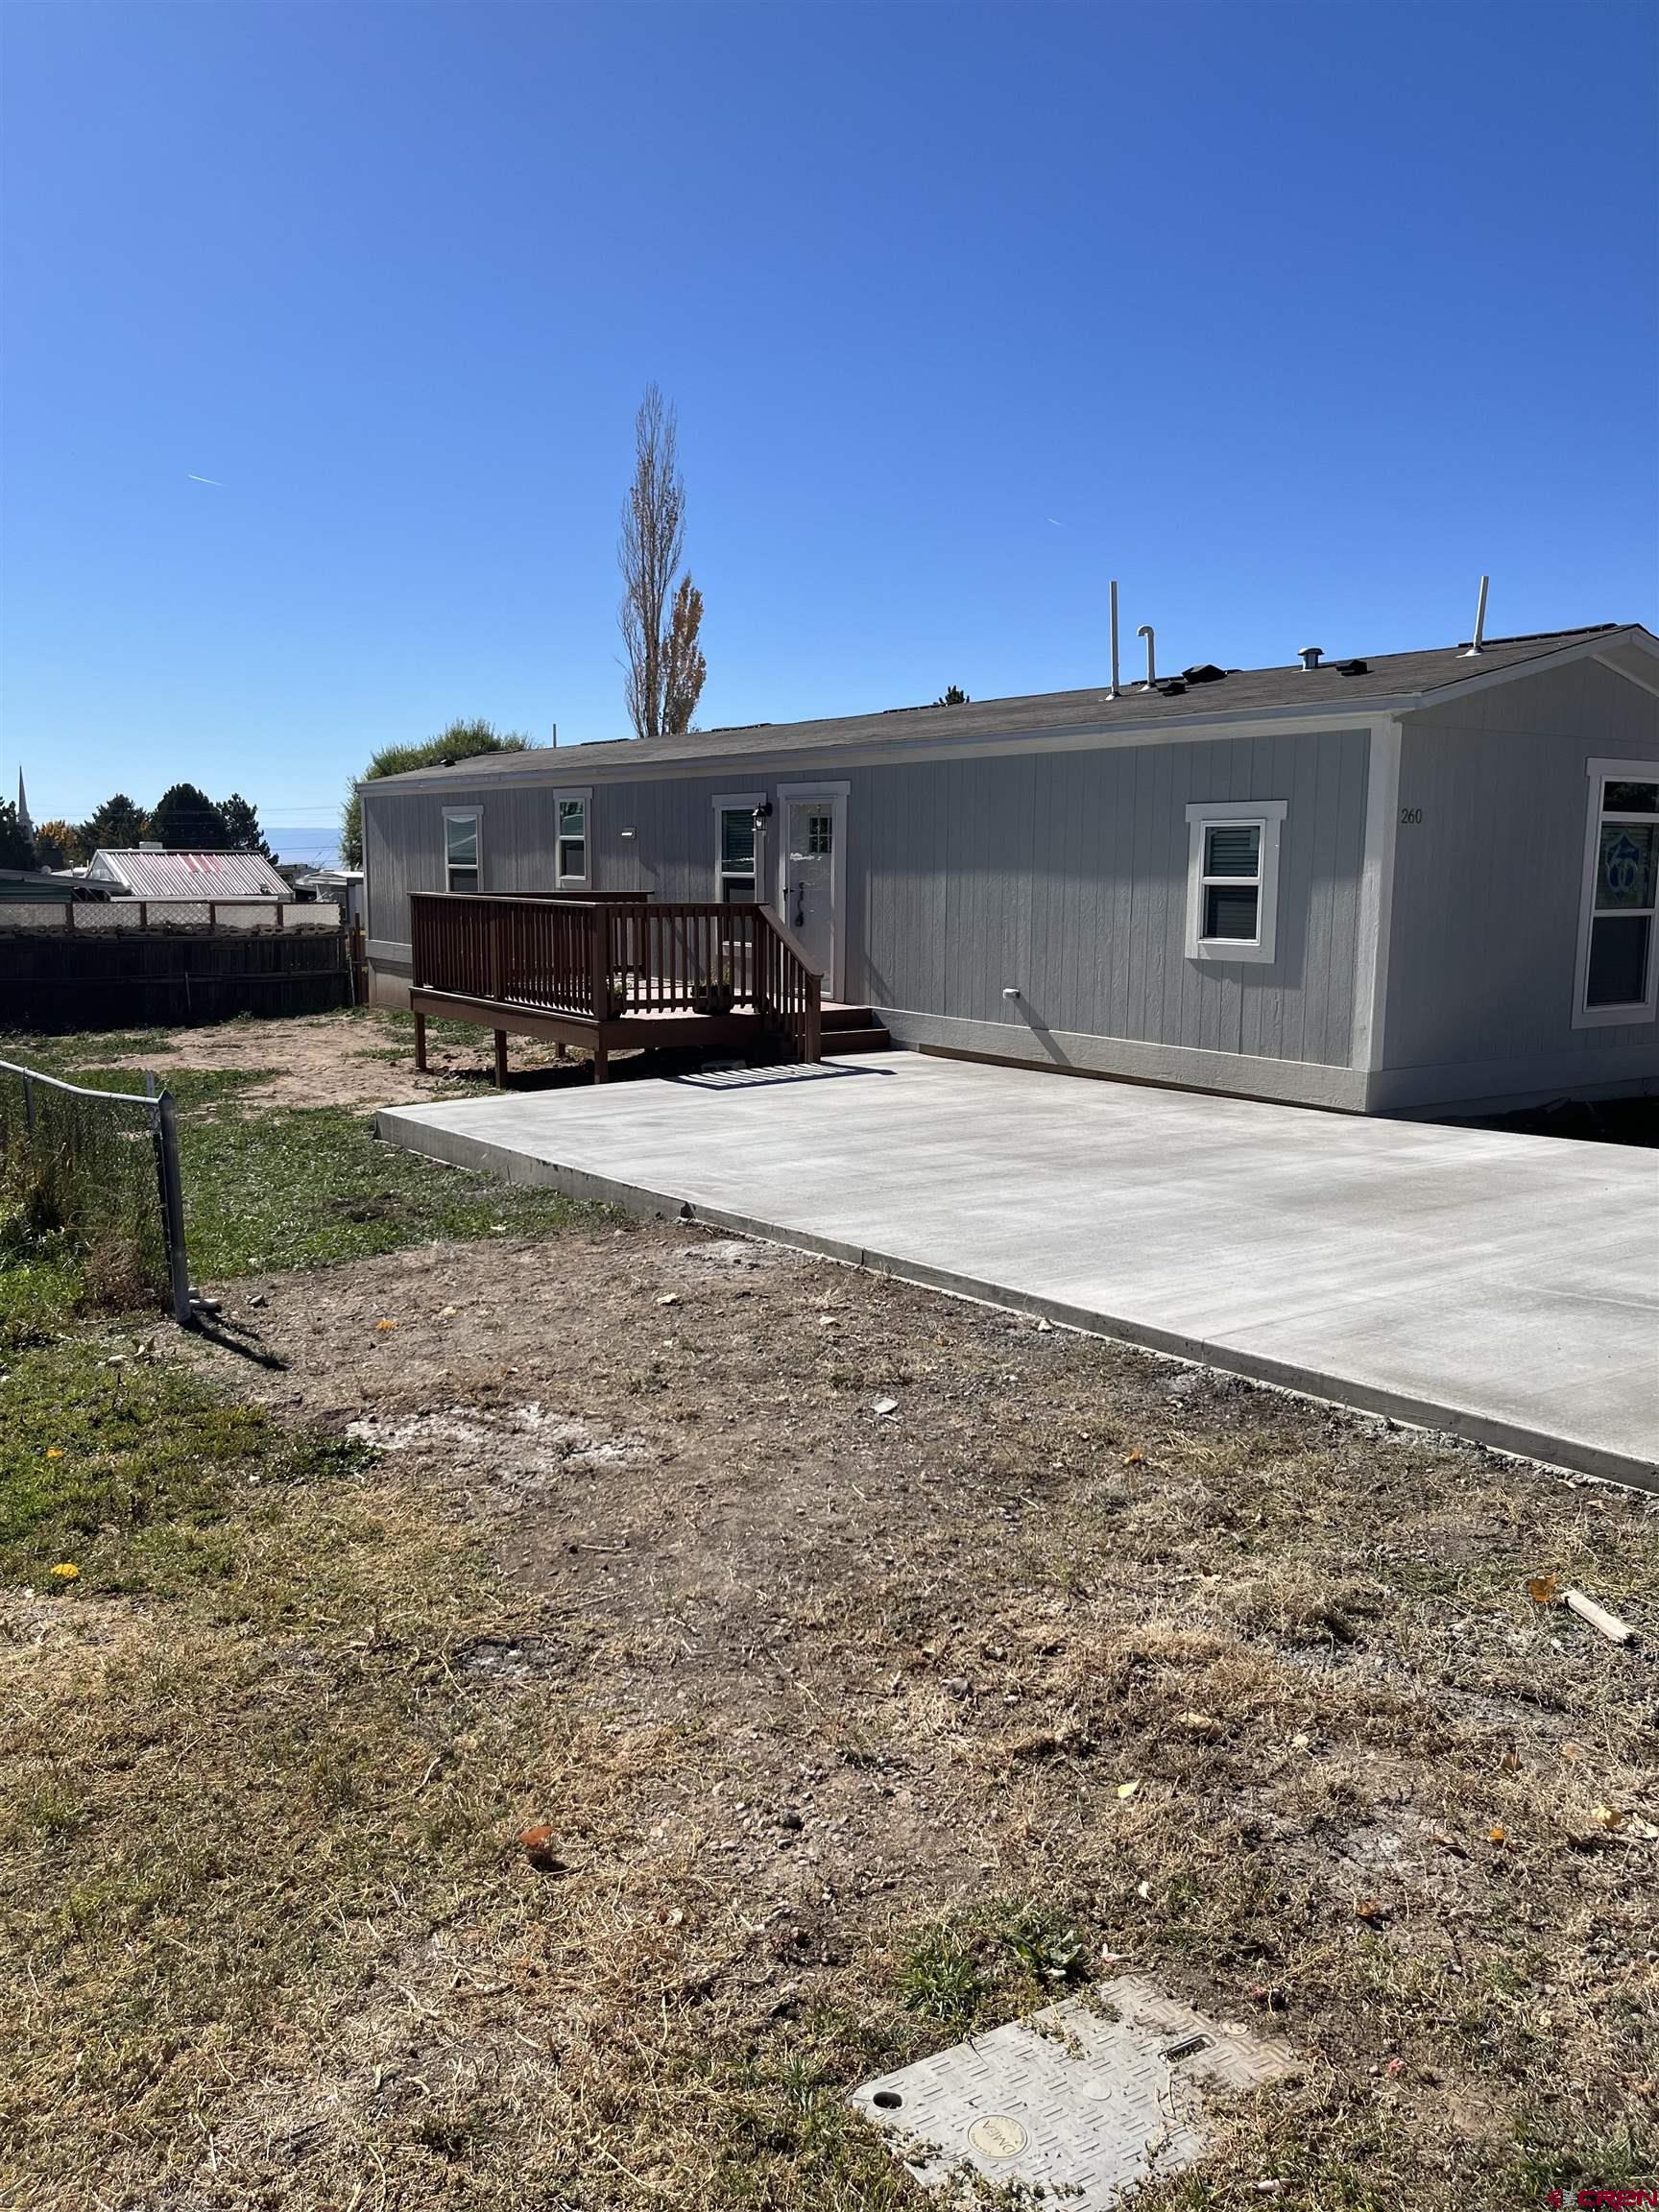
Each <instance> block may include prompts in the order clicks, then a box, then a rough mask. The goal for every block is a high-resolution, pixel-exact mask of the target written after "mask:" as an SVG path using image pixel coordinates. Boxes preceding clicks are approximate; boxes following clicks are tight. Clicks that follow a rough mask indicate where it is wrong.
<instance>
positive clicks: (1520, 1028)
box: [359, 624, 1659, 1113]
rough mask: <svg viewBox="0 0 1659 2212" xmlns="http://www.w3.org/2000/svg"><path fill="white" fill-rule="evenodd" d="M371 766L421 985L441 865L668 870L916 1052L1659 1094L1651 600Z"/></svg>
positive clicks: (377, 950) (626, 882)
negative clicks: (1235, 662)
mask: <svg viewBox="0 0 1659 2212" xmlns="http://www.w3.org/2000/svg"><path fill="white" fill-rule="evenodd" d="M359 788H360V791H361V795H362V801H363V835H364V864H365V870H366V875H367V892H368V924H367V928H368V937H369V958H370V963H371V968H372V973H373V984H372V996H373V998H374V999H375V1001H376V1002H377V1003H380V1004H383V1005H397V1004H403V1003H407V1002H408V999H409V991H410V984H411V980H412V967H411V962H412V950H411V940H412V934H413V931H412V925H411V919H410V917H411V895H412V894H417V893H422V892H425V893H445V892H447V893H451V894H456V895H467V894H481V893H483V894H488V893H495V894H500V893H509V894H536V895H538V896H539V897H540V898H541V899H546V898H547V897H548V896H549V895H561V896H564V897H566V898H571V899H575V900H583V899H593V900H598V901H615V900H618V899H619V897H620V895H623V894H626V893H629V892H634V893H638V894H640V895H648V896H649V897H650V898H651V900H652V901H653V902H718V903H720V904H723V905H728V906H730V905H733V904H741V903H744V902H759V903H761V904H763V905H768V906H770V907H771V908H772V909H773V910H774V913H775V914H776V916H777V917H778V918H779V919H780V920H781V923H782V925H783V926H784V927H783V930H782V932H780V935H781V936H782V935H788V936H792V938H793V940H794V941H795V942H796V943H797V944H798V946H799V947H800V948H801V949H802V950H804V952H805V957H806V959H807V960H808V961H809V962H810V964H811V966H813V967H815V968H817V969H819V970H820V971H821V972H822V974H823V978H824V982H823V990H824V995H825V997H826V998H831V999H835V1000H841V1001H853V1002H856V1003H858V1004H861V1005H862V1004H868V1006H870V1007H871V1008H872V1009H874V1010H875V1013H876V1015H877V1017H878V1020H879V1021H880V1022H882V1023H883V1024H884V1025H885V1026H886V1028H887V1029H888V1030H889V1031H890V1033H891V1035H892V1037H893V1038H894V1039H895V1041H896V1042H898V1043H900V1044H902V1045H907V1046H922V1047H926V1048H932V1049H943V1050H949V1051H957V1052H966V1053H971V1054H975V1055H980V1056H988V1057H994V1058H997V1059H1000V1060H1010V1061H1019V1062H1025V1063H1031V1064H1035V1065H1042V1066H1055V1067H1063V1068H1068V1069H1074V1070H1089V1071H1093V1072H1097V1073H1101V1074H1110V1075H1119V1076H1129V1077H1136V1078H1141V1079H1147V1080H1152V1081H1156V1082H1161V1083H1176V1084H1183V1085H1190V1086H1197V1087H1200V1088H1209V1089H1214V1090H1220V1091H1228V1092H1237V1093H1243V1094H1251V1095H1256V1096H1261V1097H1267V1098H1281V1099H1292V1100H1300V1101H1304V1102H1306V1103H1308V1104H1311V1105H1318V1106H1328V1107H1340V1108H1347V1109H1350V1110H1353V1111H1358V1112H1372V1113H1377V1112H1382V1113H1387V1112H1402V1111H1404V1112H1409V1111H1412V1110H1429V1109H1446V1110H1470V1111H1473V1110H1475V1109H1477V1108H1490V1107H1495V1106H1499V1105H1504V1104H1511V1103H1513V1104H1521V1103H1524V1102H1527V1101H1532V1100H1536V1099H1540V1098H1547V1097H1552V1096H1556V1095H1560V1094H1574V1095H1578V1096H1587V1095H1610V1094H1616V1093H1618V1092H1621V1091H1624V1092H1631V1091H1641V1090H1654V1089H1659V1025H1656V1023H1655V990H1656V985H1659V945H1656V944H1655V942H1654V939H1655V930H1656V922H1655V883H1656V877H1659V639H1655V638H1654V637H1652V636H1651V635H1650V634H1649V633H1648V632H1647V630H1645V629H1643V628H1642V627H1640V626H1639V625H1635V624H1630V625H1623V626H1621V625H1616V624H1608V625H1605V626H1602V627H1600V628H1598V629H1589V630H1576V631H1563V632H1557V633H1551V634H1548V635H1544V636H1538V637H1510V638H1494V639H1490V640H1487V641H1485V642H1484V643H1483V644H1482V646H1481V647H1480V648H1479V651H1474V650H1472V649H1471V648H1470V647H1469V646H1468V645H1467V644H1464V645H1446V646H1441V647H1439V648H1436V649H1433V650H1430V651H1425V652H1417V653H1395V654H1388V655H1384V656H1380V657H1376V658H1373V659H1370V660H1346V661H1326V660H1323V659H1322V658H1321V657H1320V656H1319V655H1318V654H1317V653H1316V652H1315V651H1314V650H1313V649H1312V648H1309V649H1308V651H1307V652H1306V653H1305V654H1304V655H1303V656H1302V660H1301V664H1292V665H1291V666H1289V667H1280V668H1266V669H1250V670H1223V669H1219V668H1215V667H1212V666H1200V667H1193V668H1189V669H1187V670H1186V671H1185V672H1184V674H1183V675H1181V676H1178V677H1174V678H1162V679H1158V680H1156V681H1155V682H1154V683H1151V684H1147V683H1136V684H1132V685H1124V686H1123V688H1122V691H1121V694H1120V695H1119V696H1113V695H1112V694H1111V693H1110V692H1109V691H1108V690H1106V689H1100V690H1092V691H1070V692H1058V693H1053V694H1050V695H1047V696H1038V697H1031V698H1022V699H1004V700H992V701H984V702H975V703H974V704H972V705H967V706H961V707H932V708H913V709H898V710H894V711H890V712H887V713H876V714H861V715H852V716H848V717H846V718H843V719H839V720H834V721H818V722H803V723H791V724H780V725H776V726H774V725H769V724H764V723H762V724H757V725H752V726H750V727H746V728H741V729H731V730H704V731H693V732H690V733H687V734H685V735H684V736H679V737H671V738H662V739H656V740H640V739H623V740H620V741H617V742H613V743H607V744H593V745H583V746H579V747H575V748H568V749H562V750H546V751H538V752H529V753H518V754H499V755H493V756H487V757H483V758H477V759H469V760H466V761H463V762H459V763H457V764H456V765H455V766H453V767H450V768H437V769H420V770H416V771H414V772H412V773H410V774H408V775H403V776H393V777H387V778H385V779H383V780H379V781H370V782H365V783H363V784H362V785H360V786H359ZM445 911H447V909H445ZM458 911H459V910H458V909H457V912H458ZM519 911H522V910H519ZM605 927H606V928H607V929H612V928H613V927H614V925H613V924H612V923H607V924H606V925H605ZM421 980H423V981H426V982H430V981H431V978H430V977H425V978H422V979H421ZM681 1003H685V1001H681ZM473 1018H474V1019H482V1018H484V1017H482V1016H479V1015H474V1017H473ZM492 1019H500V1015H499V1010H498V1012H497V1015H496V1016H494V1017H492ZM500 1025H501V1027H502V1028H503V1029H507V1028H514V1027H518V1026H524V1027H534V1026H535V1024H534V1023H531V1022H525V1023H523V1024H520V1023H517V1022H512V1021H509V1020H500Z"/></svg>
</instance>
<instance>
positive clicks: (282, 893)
mask: <svg viewBox="0 0 1659 2212" xmlns="http://www.w3.org/2000/svg"><path fill="white" fill-rule="evenodd" d="M89 865H90V868H91V871H92V874H93V875H94V876H96V877H110V876H112V877H114V878H116V879H117V880H118V881H120V882H122V883H125V884H126V886H127V888H128V890H129V891H130V892H131V893H132V897H133V898H134V899H292V898H293V896H294V893H293V891H292V889H291V888H290V887H289V885H288V884H287V882H286V881H285V880H284V879H283V878H281V877H280V876H278V875H277V873H276V869H275V868H273V867H272V865H271V863H270V861H269V860H267V859H265V858H264V856H263V855H262V854H258V853H139V852H135V851H133V850H132V848H131V847H128V848H124V849H123V848H114V847H111V848H108V849H107V850H103V851H100V852H97V853H94V854H93V855H92V858H91V861H90V863H89Z"/></svg>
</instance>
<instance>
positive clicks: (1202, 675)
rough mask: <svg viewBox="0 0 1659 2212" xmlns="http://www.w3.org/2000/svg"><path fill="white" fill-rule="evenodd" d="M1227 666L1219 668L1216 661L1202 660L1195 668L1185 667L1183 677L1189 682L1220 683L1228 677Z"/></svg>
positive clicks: (1182, 672)
mask: <svg viewBox="0 0 1659 2212" xmlns="http://www.w3.org/2000/svg"><path fill="white" fill-rule="evenodd" d="M1226 674H1227V671H1226V669H1225V668H1217V667H1216V665H1215V663H1214V661H1199V663H1198V665H1197V666H1196V667H1195V668H1183V669H1182V671H1181V675H1182V679H1183V681H1184V682H1186V683H1188V684H1219V683H1221V682H1223V681H1224V680H1225V678H1226Z"/></svg>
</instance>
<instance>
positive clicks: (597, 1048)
mask: <svg viewBox="0 0 1659 2212" xmlns="http://www.w3.org/2000/svg"><path fill="white" fill-rule="evenodd" d="M610 1058H611V1047H610V1046H608V1045H607V1044H606V1042H605V1031H604V1029H603V1027H601V1028H600V1030H599V1031H598V1033H597V1034H596V1036H595V1037H594V1039H593V1080H594V1082H595V1083H603V1082H604V1080H605V1070H606V1068H607V1066H608V1065H609V1062H610Z"/></svg>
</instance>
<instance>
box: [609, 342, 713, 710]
mask: <svg viewBox="0 0 1659 2212" xmlns="http://www.w3.org/2000/svg"><path fill="white" fill-rule="evenodd" d="M676 430H677V426H676V423H675V418H674V410H673V409H672V408H671V407H668V406H665V405H664V404H663V399H662V395H661V391H659V389H658V388H657V386H656V385H655V384H651V385H648V386H647V387H646V392H645V397H644V398H643V399H642V400H641V401H640V402H639V412H638V414H637V415H636V416H635V418H634V480H633V482H632V484H630V486H629V487H628V497H627V500H626V501H625V502H624V505H623V508H622V533H621V536H620V538H619V539H618V541H617V545H616V559H617V564H618V565H619V566H620V568H621V570H622V583H623V593H622V607H621V615H620V619H621V624H622V642H623V645H624V647H625V648H626V651H627V655H628V680H627V685H626V691H627V700H628V719H629V720H630V721H631V722H632V723H633V725H634V733H635V735H636V736H637V737H661V736H668V735H674V734H677V733H679V732H681V731H683V730H688V729H689V728H690V727H691V717H692V715H693V714H694V713H695V712H696V710H697V700H698V696H699V694H700V693H701V691H702V689H703V683H704V679H705V677H706V676H707V675H708V667H707V664H706V663H705V661H704V659H703V652H702V648H701V647H700V645H699V644H698V642H697V633H698V629H699V627H700V625H701V623H702V620H703V594H702V592H701V591H699V590H698V589H697V587H696V586H695V585H694V584H693V583H692V581H691V578H690V575H689V574H688V573H685V574H682V576H681V578H680V582H679V586H678V588H677V589H674V594H673V600H672V604H670V600H669V591H670V589H671V588H672V587H673V579H674V571H675V569H676V568H678V567H679V565H680V556H681V554H682V553H683V552H684V550H685V482H684V480H683V478H682V477H681V474H680V461H679V452H678V438H677V434H676ZM665 615H666V620H664V616H665Z"/></svg>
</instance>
